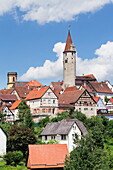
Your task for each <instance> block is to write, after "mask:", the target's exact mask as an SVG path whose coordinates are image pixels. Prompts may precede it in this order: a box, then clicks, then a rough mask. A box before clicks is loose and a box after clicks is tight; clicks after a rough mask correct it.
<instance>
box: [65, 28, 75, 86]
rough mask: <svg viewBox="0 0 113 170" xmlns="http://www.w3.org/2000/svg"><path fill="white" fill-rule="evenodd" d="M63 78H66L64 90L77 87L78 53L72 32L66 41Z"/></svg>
mask: <svg viewBox="0 0 113 170" xmlns="http://www.w3.org/2000/svg"><path fill="white" fill-rule="evenodd" d="M63 76H64V84H63V85H64V89H65V88H66V87H73V86H75V76H76V51H75V46H74V44H73V43H72V39H71V35H70V30H68V36H67V40H66V45H65V49H64V52H63Z"/></svg>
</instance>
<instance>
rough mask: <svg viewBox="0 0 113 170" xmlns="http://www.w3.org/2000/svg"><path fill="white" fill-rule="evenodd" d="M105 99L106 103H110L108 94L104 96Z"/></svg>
mask: <svg viewBox="0 0 113 170" xmlns="http://www.w3.org/2000/svg"><path fill="white" fill-rule="evenodd" d="M104 101H105V102H106V104H107V103H108V101H109V99H108V98H107V96H105V97H104Z"/></svg>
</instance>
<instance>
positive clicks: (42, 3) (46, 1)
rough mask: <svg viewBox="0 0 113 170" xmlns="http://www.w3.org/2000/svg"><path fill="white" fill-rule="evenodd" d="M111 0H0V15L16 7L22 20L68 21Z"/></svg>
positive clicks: (111, 1)
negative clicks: (20, 13)
mask: <svg viewBox="0 0 113 170" xmlns="http://www.w3.org/2000/svg"><path fill="white" fill-rule="evenodd" d="M108 3H113V0H62V1H61V0H0V15H3V14H4V13H6V12H10V11H11V10H15V9H16V8H17V7H18V9H19V10H20V12H24V14H22V18H23V20H26V21H28V20H31V21H37V22H38V23H39V24H44V23H49V22H51V21H55V22H60V21H63V20H64V21H70V20H73V19H75V17H76V16H77V15H79V14H80V13H86V12H94V11H96V10H99V9H100V8H102V7H103V6H104V5H106V4H108Z"/></svg>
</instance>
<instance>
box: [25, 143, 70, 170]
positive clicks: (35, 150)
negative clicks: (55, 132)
mask: <svg viewBox="0 0 113 170" xmlns="http://www.w3.org/2000/svg"><path fill="white" fill-rule="evenodd" d="M66 155H68V149H67V145H66V144H44V145H29V155H28V162H27V168H30V169H35V168H45V169H47V168H58V167H64V166H65V164H64V161H65V157H66Z"/></svg>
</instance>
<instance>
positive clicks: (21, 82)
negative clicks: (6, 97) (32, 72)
mask: <svg viewBox="0 0 113 170" xmlns="http://www.w3.org/2000/svg"><path fill="white" fill-rule="evenodd" d="M27 83H28V82H23V81H16V82H15V83H14V85H13V87H16V86H25V85H26V84H27Z"/></svg>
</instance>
